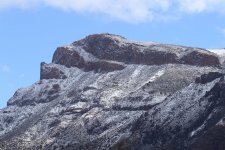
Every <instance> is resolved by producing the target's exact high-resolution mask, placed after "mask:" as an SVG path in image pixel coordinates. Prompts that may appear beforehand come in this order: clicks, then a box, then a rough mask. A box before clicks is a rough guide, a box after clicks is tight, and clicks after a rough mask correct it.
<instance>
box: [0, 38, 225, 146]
mask: <svg viewBox="0 0 225 150" xmlns="http://www.w3.org/2000/svg"><path fill="white" fill-rule="evenodd" d="M217 60H218V58H217V56H216V55H215V54H213V53H211V52H208V51H206V50H204V49H199V48H190V47H183V46H175V45H164V44H158V43H151V42H150V43H143V42H134V41H129V40H127V39H125V38H122V37H120V36H116V35H109V34H99V35H91V36H88V37H86V38H84V39H82V40H79V41H76V42H74V43H73V44H71V45H68V46H63V47H59V48H57V50H56V51H55V53H54V56H53V60H52V63H50V64H46V63H42V64H41V80H40V81H38V82H36V83H35V84H33V85H32V86H30V87H27V88H22V89H19V90H18V91H16V93H15V94H14V96H13V97H12V98H11V99H10V100H9V101H8V106H7V107H6V108H4V109H1V110H0V149H3V150H11V149H44V150H45V149H46V150H51V149H59V150H61V149H66V150H76V149H80V150H93V149H99V150H105V149H112V150H118V149H124V150H126V149H129V150H139V149H140V150H145V149H153V150H164V149H166V150H181V149H182V150H185V149H187V150H189V149H198V150H201V149H202V150H205V149H223V148H224V142H223V141H225V139H224V136H223V135H222V133H223V132H224V117H225V103H224V97H225V92H224V89H225V81H224V71H223V70H222V69H221V67H220V63H219V62H217Z"/></svg>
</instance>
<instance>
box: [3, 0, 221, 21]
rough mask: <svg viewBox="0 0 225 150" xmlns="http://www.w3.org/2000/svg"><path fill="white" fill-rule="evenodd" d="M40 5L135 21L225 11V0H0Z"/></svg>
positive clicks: (23, 5)
mask: <svg viewBox="0 0 225 150" xmlns="http://www.w3.org/2000/svg"><path fill="white" fill-rule="evenodd" d="M42 6H48V7H54V8H58V9H61V10H65V11H75V12H78V13H79V12H82V13H95V14H100V15H104V16H107V17H111V18H114V19H118V20H122V21H127V22H137V23H139V22H146V21H154V20H160V19H165V18H174V17H176V15H177V14H180V13H202V12H207V11H208V12H218V13H224V12H225V11H224V8H225V0H0V9H8V8H15V7H17V8H22V9H26V8H32V7H42Z"/></svg>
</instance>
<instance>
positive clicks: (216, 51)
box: [207, 48, 225, 55]
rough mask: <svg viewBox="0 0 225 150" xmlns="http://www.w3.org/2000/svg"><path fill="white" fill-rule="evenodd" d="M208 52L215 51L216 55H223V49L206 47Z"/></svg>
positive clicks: (224, 52) (224, 51) (224, 53)
mask: <svg viewBox="0 0 225 150" xmlns="http://www.w3.org/2000/svg"><path fill="white" fill-rule="evenodd" d="M207 50H208V51H210V52H213V53H216V54H217V55H225V49H224V48H221V49H207Z"/></svg>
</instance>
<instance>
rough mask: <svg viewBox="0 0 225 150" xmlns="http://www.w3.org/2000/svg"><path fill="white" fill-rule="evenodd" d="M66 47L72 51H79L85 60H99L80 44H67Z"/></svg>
mask: <svg viewBox="0 0 225 150" xmlns="http://www.w3.org/2000/svg"><path fill="white" fill-rule="evenodd" d="M64 47H65V48H67V49H69V50H71V51H76V52H78V53H79V55H80V56H81V57H83V58H84V60H85V61H98V58H96V57H95V56H93V55H92V54H91V53H88V52H86V51H85V50H84V49H83V48H80V47H78V46H76V47H75V46H73V45H72V44H71V45H65V46H64Z"/></svg>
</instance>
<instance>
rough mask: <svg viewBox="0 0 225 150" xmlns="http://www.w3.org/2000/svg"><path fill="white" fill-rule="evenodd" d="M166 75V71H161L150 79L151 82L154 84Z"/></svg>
mask: <svg viewBox="0 0 225 150" xmlns="http://www.w3.org/2000/svg"><path fill="white" fill-rule="evenodd" d="M164 73H165V70H159V71H158V72H157V73H156V74H155V75H153V76H152V77H151V78H150V79H149V82H153V81H155V80H156V79H158V78H159V77H161V76H162V75H163V74H164Z"/></svg>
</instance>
